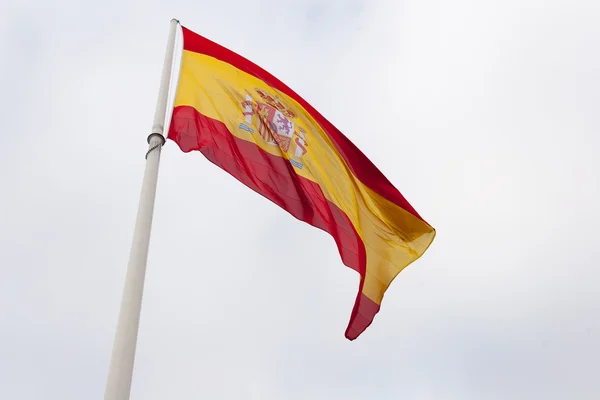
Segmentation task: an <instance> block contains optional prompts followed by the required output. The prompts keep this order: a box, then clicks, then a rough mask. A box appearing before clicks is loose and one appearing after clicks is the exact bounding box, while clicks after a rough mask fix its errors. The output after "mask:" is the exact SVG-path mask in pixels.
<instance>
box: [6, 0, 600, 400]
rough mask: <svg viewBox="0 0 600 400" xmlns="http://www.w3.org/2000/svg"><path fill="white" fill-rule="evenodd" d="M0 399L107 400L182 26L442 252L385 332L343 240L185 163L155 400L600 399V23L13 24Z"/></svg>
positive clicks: (183, 7)
mask: <svg viewBox="0 0 600 400" xmlns="http://www.w3.org/2000/svg"><path fill="white" fill-rule="evenodd" d="M0 9H1V12H0V54H2V57H0V107H1V109H2V112H1V114H0V115H2V121H3V124H2V125H3V129H2V143H1V146H0V181H1V182H2V186H1V190H0V398H2V399H11V400H13V399H14V400H21V399H22V400H39V399H49V400H59V399H60V400H65V399H73V400H80V399H100V398H102V397H103V393H104V386H105V381H106V375H107V371H108V365H109V362H110V355H111V349H112V342H113V335H114V331H115V327H116V322H117V316H118V311H119V305H120V298H121V291H122V287H123V282H124V278H125V272H126V265H127V260H128V256H129V248H130V245H131V236H132V233H133V227H134V221H135V214H136V211H137V203H138V199H139V191H140V187H141V182H142V174H143V169H144V154H145V152H146V136H147V135H148V133H149V132H150V128H151V126H152V116H153V112H154V106H155V101H156V95H157V91H158V85H159V80H160V73H161V68H162V61H163V57H164V48H165V45H166V40H167V33H168V28H169V26H168V25H169V20H170V19H171V18H173V17H176V18H178V19H180V20H181V22H182V24H183V25H185V26H187V27H189V28H190V29H192V30H194V31H196V32H198V33H200V34H202V35H205V36H207V37H208V38H210V39H213V40H215V41H217V42H219V43H221V44H222V45H224V46H226V47H229V48H230V49H232V50H234V51H236V52H238V53H240V54H242V55H244V56H246V57H248V58H250V59H251V60H253V61H254V62H256V63H257V64H259V65H261V66H262V67H264V68H265V69H267V70H269V71H270V72H272V73H273V74H274V75H276V76H277V77H279V78H280V79H281V80H283V81H284V82H286V83H287V84H288V85H289V86H291V87H292V88H293V89H294V90H295V91H297V92H298V93H300V94H301V95H302V96H303V97H304V98H305V99H306V100H307V101H309V102H310V103H312V105H313V106H315V107H316V108H317V109H318V110H319V111H321V113H322V114H324V115H325V116H326V117H327V118H328V119H329V120H330V121H331V122H333V123H334V124H335V125H336V126H337V127H338V128H340V130H341V131H342V132H344V133H345V134H346V135H347V136H348V137H349V138H350V139H351V140H352V141H353V142H354V143H355V144H356V145H357V146H358V147H359V148H361V149H362V150H363V151H364V152H365V154H366V155H367V156H368V157H369V158H370V159H371V160H372V161H373V162H374V163H375V164H376V165H377V166H378V167H380V169H381V170H382V171H383V172H384V174H385V175H386V176H387V177H388V178H389V179H390V180H391V181H392V182H393V183H394V185H395V186H396V187H397V188H398V189H399V190H400V191H401V192H402V193H403V194H404V195H405V196H406V197H407V199H408V200H409V201H410V202H411V204H412V205H413V206H414V207H415V208H416V209H417V210H418V211H419V213H420V214H421V215H423V216H424V218H425V219H426V220H427V221H428V222H430V223H431V224H432V225H433V226H434V227H435V228H436V229H437V232H438V234H437V237H436V240H435V241H434V243H433V245H432V246H431V248H430V249H429V250H428V252H427V253H426V254H425V255H424V256H423V257H422V258H421V259H420V260H419V261H417V262H416V263H414V264H413V265H411V266H410V267H409V268H407V269H406V270H405V271H403V272H402V273H401V274H400V275H399V277H398V278H397V279H396V280H395V281H394V283H393V284H392V286H391V287H390V289H389V290H388V292H387V294H386V297H385V299H384V303H383V307H382V310H381V312H380V313H379V314H378V316H377V317H376V319H375V322H374V323H373V325H371V327H370V328H369V329H368V330H367V331H366V332H365V333H364V334H363V335H362V336H361V337H360V338H359V339H358V340H356V341H355V342H349V341H347V340H346V339H345V338H344V330H345V328H346V324H347V322H348V318H349V315H350V311H351V309H352V305H353V302H354V298H355V295H356V290H357V285H358V274H356V273H355V272H354V271H352V270H350V269H349V268H346V267H344V266H343V265H342V263H341V261H340V259H339V255H338V253H337V249H336V246H335V243H334V241H333V239H331V238H330V237H329V236H328V235H327V234H325V233H324V232H322V231H320V230H317V229H314V228H312V227H310V226H308V225H305V224H303V223H300V222H299V221H297V220H295V219H294V218H293V217H291V216H289V215H288V214H286V213H285V212H284V211H283V210H281V209H279V208H277V207H276V206H275V205H273V204H272V203H270V202H268V201H267V200H265V199H263V198H262V197H260V196H259V195H257V194H255V193H254V192H252V191H251V190H249V189H247V188H246V187H245V186H243V185H242V184H240V183H239V182H237V181H236V180H235V179H233V178H231V177H230V176H229V175H227V174H226V173H225V172H223V171H222V170H220V169H218V168H217V167H215V166H214V165H212V164H210V163H209V162H208V161H207V160H206V159H204V158H203V156H202V155H200V154H199V153H190V154H184V153H182V152H181V151H179V149H178V148H177V146H176V145H175V144H174V143H173V142H170V141H169V142H167V145H166V146H165V147H164V148H163V155H162V159H161V166H160V172H159V174H160V175H159V181H158V192H157V197H156V206H155V219H154V225H153V233H152V240H151V245H150V248H151V249H150V254H149V260H148V270H147V280H146V287H145V292H144V303H143V309H142V317H141V324H140V332H139V340H138V351H137V357H136V365H135V371H134V380H133V386H132V392H131V398H132V399H140V400H158V399H217V400H218V399H225V400H229V399H260V400H279V399H290V400H296V399H297V400H301V399H302V400H304V399H311V400H320V399H327V400H329V399H344V400H355V399H361V400H362V399H369V400H371V399H402V400H433V399H435V400H437V399H441V400H452V399H460V400H467V399H473V400H481V399H502V400H504V399H527V400H530V399H545V400H553V399H557V400H563V399H567V398H569V399H578V400H588V399H589V400H592V399H594V400H596V399H598V398H600V291H599V290H598V284H599V282H600V270H599V268H598V267H599V265H600V262H599V259H600V245H598V231H599V230H598V227H599V226H600V180H599V174H600V157H599V155H598V151H599V149H600V139H599V138H598V133H599V131H600V117H599V114H598V109H599V106H600V52H599V51H598V44H599V42H600V2H598V1H597V0H587V1H586V0H579V1H572V0H494V1H492V0H486V1H481V0H477V1H476V0H471V1H468V0H456V1H453V2H447V1H441V0H438V1H431V0H418V1H417V0H389V1H383V0H369V1H367V0H364V1H363V0H350V1H341V0H340V1H335V0H322V1H317V0H312V1H308V0H303V1H301V0H296V1H284V0H280V1H274V0H253V1H241V0H239V1H234V0H221V1H208V0H169V1H166V0H146V1H142V0H139V1H133V0H119V1H113V0H106V1H101V2H98V1H68V0H64V1H62V0H59V1H47V2H46V1H42V0H35V1H27V0H19V1H17V0H2V1H1V3H0Z"/></svg>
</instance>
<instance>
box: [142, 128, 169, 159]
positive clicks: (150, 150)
mask: <svg viewBox="0 0 600 400" xmlns="http://www.w3.org/2000/svg"><path fill="white" fill-rule="evenodd" d="M154 136H156V137H160V142H159V143H156V144H155V145H154V146H152V147H150V148H149V149H148V151H147V152H146V156H145V157H144V158H145V159H146V160H147V159H148V154H150V153H152V151H153V150H156V149H158V148H159V147H161V146H164V145H165V137H164V136H163V135H161V134H160V133H151V134H150V135H149V136H148V144H150V140H151V139H152V138H153V137H154Z"/></svg>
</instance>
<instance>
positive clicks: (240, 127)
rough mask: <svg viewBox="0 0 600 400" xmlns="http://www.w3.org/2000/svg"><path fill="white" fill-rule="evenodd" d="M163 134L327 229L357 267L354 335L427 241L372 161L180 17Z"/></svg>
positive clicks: (293, 96)
mask: <svg viewBox="0 0 600 400" xmlns="http://www.w3.org/2000/svg"><path fill="white" fill-rule="evenodd" d="M182 30H183V53H182V59H181V70H180V75H179V82H178V85H177V93H176V96H175V104H174V109H173V116H172V120H171V125H170V128H169V133H168V138H169V139H171V140H173V141H174V142H175V143H177V145H178V146H179V148H180V149H181V150H182V151H183V152H186V153H187V152H191V151H199V152H201V153H202V154H203V155H204V156H205V157H206V158H207V159H208V160H209V161H210V162H212V163H214V164H215V165H217V166H218V167H219V168H222V169H223V170H225V171H227V172H228V173H229V174H230V175H232V176H233V177H234V178H236V179H237V180H238V181H240V182H242V183H243V184H244V185H246V186H248V187H249V188H251V189H252V190H254V191H255V192H257V193H259V194H261V195H262V196H264V197H266V198H267V199H269V200H271V201H272V202H273V203H275V204H277V205H278V206H279V207H281V208H283V209H285V210H286V211H287V212H289V213H290V214H291V215H293V216H294V217H296V218H297V219H299V220H301V221H304V222H306V223H308V224H310V225H312V226H314V227H316V228H320V229H322V230H324V231H326V232H328V233H329V234H330V235H331V236H333V238H334V239H335V242H336V244H337V247H338V250H339V253H340V257H341V260H342V262H343V263H344V264H345V265H346V266H348V267H350V268H352V269H354V270H356V271H357V272H358V273H359V274H360V283H359V290H358V295H357V297H356V301H355V304H354V308H353V310H352V313H351V316H350V322H349V324H348V327H347V329H346V338H348V339H350V340H354V339H356V338H357V337H358V336H359V335H360V334H361V333H362V332H363V331H364V330H365V329H366V328H367V327H368V326H369V325H370V324H371V322H372V321H373V318H374V317H375V315H376V314H377V313H378V312H379V309H380V305H381V302H382V299H383V295H384V293H385V291H386V290H387V288H388V287H389V285H390V284H391V282H392V281H393V280H394V278H395V277H396V276H397V275H398V274H399V273H400V271H402V269H404V268H405V267H406V266H408V265H409V264H410V263H412V262H413V261H415V260H417V259H418V258H419V257H420V256H421V255H423V253H424V252H425V251H426V250H427V248H428V247H429V245H430V244H431V242H432V241H433V239H434V237H435V229H434V228H433V227H432V226H431V225H429V224H428V223H427V222H426V221H425V220H424V219H423V218H422V217H421V216H420V215H419V214H418V213H417V211H415V209H414V208H413V207H412V206H411V205H410V204H409V203H408V201H406V199H405V198H404V196H402V194H400V192H399V191H398V190H397V189H396V188H395V187H394V186H393V185H392V184H391V183H390V182H389V181H388V179H387V178H386V177H385V176H384V175H383V174H382V173H381V172H380V171H379V170H378V169H377V167H375V165H373V163H372V162H371V161H369V159H368V158H367V157H366V156H365V155H364V154H363V153H362V152H361V151H360V150H359V149H358V148H357V147H356V146H355V145H354V144H352V142H350V140H348V139H347V138H346V136H344V135H343V134H342V133H341V132H340V131H339V130H338V129H336V128H335V127H334V126H333V125H332V124H331V123H330V122H329V121H328V120H327V119H325V117H323V116H322V115H321V114H319V112H318V111H317V110H315V109H314V108H313V107H311V105H310V104H308V103H307V102H306V101H305V100H304V99H303V98H302V97H300V96H299V95H298V94H297V93H295V92H294V91H293V90H292V89H290V88H289V87H288V86H286V85H285V84H284V83H283V82H281V81H280V80H278V79H277V78H275V77H274V76H273V75H271V74H270V73H268V72H267V71H265V70H264V69H262V68H261V67H259V66H257V65H256V64H254V63H252V62H250V61H248V60H247V59H245V58H243V57H241V56H240V55H238V54H236V53H234V52H233V51H230V50H228V49H226V48H224V47H222V46H220V45H218V44H216V43H214V42H212V41H210V40H208V39H206V38H204V37H202V36H200V35H198V34H196V33H194V32H192V31H190V30H189V29H187V28H185V27H182Z"/></svg>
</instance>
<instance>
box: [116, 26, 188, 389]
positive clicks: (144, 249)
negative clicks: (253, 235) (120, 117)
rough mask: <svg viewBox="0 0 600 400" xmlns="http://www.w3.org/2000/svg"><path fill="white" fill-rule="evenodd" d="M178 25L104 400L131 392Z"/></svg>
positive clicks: (172, 28)
mask: <svg viewBox="0 0 600 400" xmlns="http://www.w3.org/2000/svg"><path fill="white" fill-rule="evenodd" d="M178 25H179V21H177V20H176V19H172V20H171V25H170V29H169V39H168V42H167V49H166V52H165V60H164V65H163V70H162V78H161V81H160V88H159V92H158V99H157V101H156V109H155V112H154V123H153V125H152V132H151V133H150V135H149V136H148V152H147V153H146V169H145V171H144V179H143V181H142V190H141V194H140V202H139V207H138V213H137V218H136V221H135V229H134V231H133V240H132V245H131V251H130V254H129V264H128V266H127V275H126V277H125V285H124V288H123V297H122V299H121V310H120V312H119V320H118V323H117V330H116V333H115V337H114V343H113V350H112V357H111V361H110V367H109V370H108V378H107V381H106V389H105V392H104V400H128V399H129V394H130V392H131V380H132V376H133V364H134V361H135V350H136V344H137V335H138V329H139V322H140V313H141V309H142V295H143V292H144V279H145V275H146V262H147V260H148V246H149V244H150V231H151V228H152V214H153V211H154V198H155V194H156V182H157V178H158V165H159V161H160V152H161V147H162V146H163V145H164V144H165V137H164V123H165V116H166V112H167V101H168V97H169V84H170V82H171V67H172V64H173V54H174V50H175V35H176V33H177V26H178Z"/></svg>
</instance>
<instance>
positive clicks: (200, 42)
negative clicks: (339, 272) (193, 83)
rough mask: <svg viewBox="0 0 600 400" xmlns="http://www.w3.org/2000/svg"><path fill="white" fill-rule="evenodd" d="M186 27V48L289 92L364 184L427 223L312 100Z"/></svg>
mask: <svg viewBox="0 0 600 400" xmlns="http://www.w3.org/2000/svg"><path fill="white" fill-rule="evenodd" d="M182 29H183V48H184V49H185V50H189V51H193V52H195V53H200V54H205V55H207V56H210V57H214V58H216V59H218V60H221V61H223V62H226V63H228V64H231V65H233V66H234V67H236V68H237V69H239V70H242V71H244V72H246V73H248V74H250V75H253V76H255V77H257V78H258V79H260V80H262V81H263V82H265V83H266V84H267V85H269V86H271V87H272V88H275V89H277V90H279V91H281V92H282V93H285V94H286V95H288V96H289V97H291V98H292V99H294V100H296V101H297V102H298V103H299V104H300V105H301V106H302V107H304V109H305V110H306V111H307V112H308V113H310V114H311V115H312V117H313V118H314V119H315V120H316V121H317V122H318V123H319V125H321V128H322V129H323V130H324V131H325V132H326V133H327V135H328V136H329V137H330V138H331V140H332V142H333V143H334V145H335V147H336V149H337V151H338V152H339V154H340V155H341V156H342V157H343V158H344V159H345V160H346V163H347V165H348V168H350V170H351V171H352V173H353V174H354V176H356V178H358V179H359V180H360V181H361V182H362V183H363V184H365V185H366V186H368V187H369V188H371V189H372V190H373V191H374V192H376V193H378V194H379V195H381V196H383V197H385V198H387V199H388V200H390V201H392V202H394V203H396V204H397V205H399V206H400V207H402V208H404V209H405V210H406V211H408V212H410V213H411V214H413V215H414V216H416V217H417V218H419V219H421V220H422V221H424V222H426V221H425V220H424V219H423V218H422V217H421V216H420V215H419V214H418V213H417V211H416V210H415V209H414V208H413V207H412V206H411V205H410V204H409V203H408V201H407V200H406V199H405V198H404V196H402V194H401V193H400V192H399V191H398V189H396V188H395V187H394V186H393V185H392V184H391V183H390V181H389V180H388V179H387V178H386V177H385V176H384V175H383V174H382V173H381V171H380V170H379V169H378V168H377V167H376V166H375V165H374V164H373V163H372V162H371V161H370V160H369V159H368V158H367V156H365V155H364V154H363V153H362V152H361V151H360V149H358V148H357V147H356V146H355V145H354V144H353V143H352V142H351V141H350V140H349V139H348V138H347V137H346V136H344V135H343V134H342V132H340V131H339V130H338V129H337V128H336V127H335V126H333V124H331V123H330V122H329V121H328V120H327V119H326V118H325V117H323V116H322V115H321V114H320V113H319V112H318V111H317V110H315V109H314V108H313V107H312V106H311V105H310V104H308V102H306V101H305V100H304V99H303V98H302V97H300V96H299V95H298V94H297V93H296V92H294V91H293V90H292V89H290V88H289V87H288V86H287V85H285V84H284V83H283V82H281V81H280V80H279V79H277V78H276V77H274V76H273V75H271V74H270V73H269V72H267V71H265V70H264V69H262V68H261V67H259V66H258V65H256V64H254V63H253V62H251V61H249V60H247V59H246V58H244V57H242V56H240V55H239V54H236V53H234V52H233V51H231V50H229V49H227V48H225V47H223V46H221V45H219V44H217V43H215V42H212V41H210V40H208V39H206V38H205V37H202V36H200V35H198V34H197V33H195V32H193V31H191V30H189V29H187V28H185V27H182Z"/></svg>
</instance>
